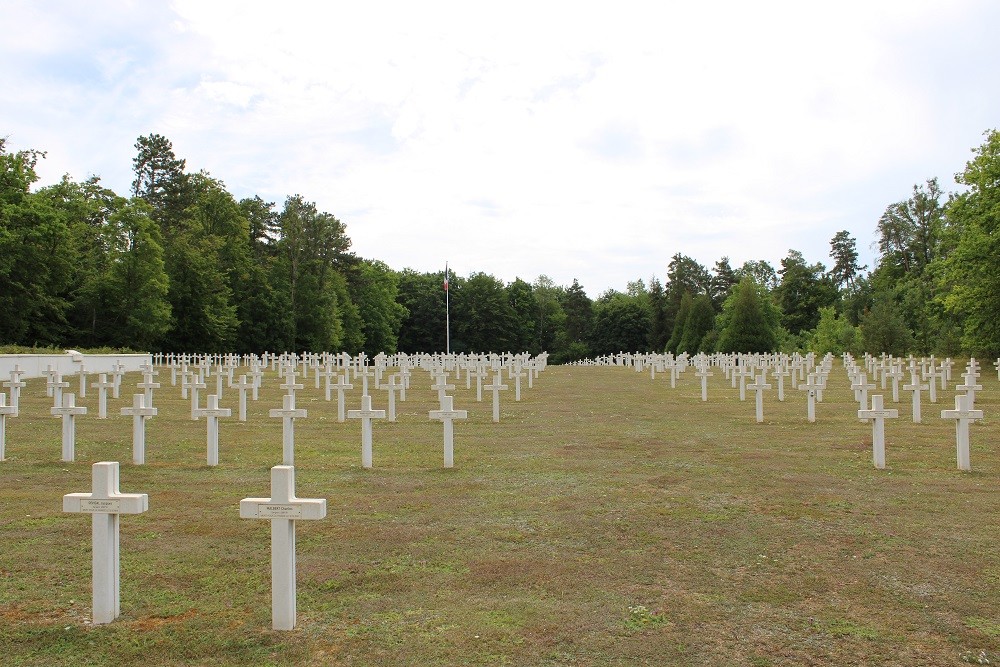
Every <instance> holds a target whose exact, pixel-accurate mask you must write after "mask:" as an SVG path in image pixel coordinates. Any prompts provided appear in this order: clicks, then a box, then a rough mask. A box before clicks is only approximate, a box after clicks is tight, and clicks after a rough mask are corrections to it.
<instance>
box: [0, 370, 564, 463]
mask: <svg viewBox="0 0 1000 667" xmlns="http://www.w3.org/2000/svg"><path fill="white" fill-rule="evenodd" d="M379 356H380V357H382V358H379V357H377V358H376V359H377V360H378V362H379V363H380V364H385V363H389V362H394V363H399V364H401V366H400V373H398V374H395V375H393V376H391V377H390V379H389V382H388V383H386V384H385V385H384V386H382V387H381V388H386V389H388V390H389V405H390V408H389V411H388V412H389V419H390V421H395V391H396V390H398V391H400V393H401V398H402V399H404V400H405V389H406V385H407V384H408V382H409V365H408V363H407V360H406V358H405V355H402V356H399V357H398V358H396V359H391V358H386V357H384V355H379ZM337 359H338V361H340V362H342V363H343V367H345V368H351V367H352V366H353V368H354V369H355V372H356V374H358V375H360V376H361V377H362V378H364V379H365V380H367V378H366V375H365V374H366V372H367V371H366V366H365V365H366V363H367V362H366V360H365V358H364V355H360V356H359V357H358V360H357V362H356V363H352V359H351V357H349V355H342V356H340V357H338V358H337ZM188 361H189V359H188V358H186V357H185V358H182V359H181V361H180V364H179V367H180V376H181V387H182V397H186V396H185V392H186V391H187V390H188V389H190V390H191V398H192V408H191V417H192V419H199V418H202V417H204V418H205V419H206V430H207V433H206V444H207V455H206V459H207V463H208V465H209V466H215V465H218V463H219V454H218V452H219V419H220V418H224V417H230V416H231V415H232V410H231V409H229V408H222V407H220V406H219V403H218V394H212V395H210V396H209V398H208V403H207V405H206V406H205V407H200V406H199V401H198V394H197V392H198V390H199V389H203V388H205V386H206V383H205V382H203V381H201V379H202V378H203V377H204V374H206V373H208V372H210V368H211V365H212V364H211V361H210V359H209V358H202V359H201V360H200V361H195V365H196V367H197V368H198V374H197V375H196V374H195V373H194V372H193V371H191V370H189V368H188V366H187V362H188ZM236 363H238V362H237V361H235V360H230V359H227V360H226V361H225V362H223V365H222V368H221V369H220V370H219V371H217V372H216V378H217V388H218V385H221V384H222V383H221V379H222V378H223V377H224V376H225V377H227V378H232V375H233V370H234V368H236V367H237V366H236ZM249 363H250V364H251V368H252V369H253V370H252V373H251V374H252V375H253V376H254V377H255V379H254V382H253V383H252V384H251V383H250V382H248V381H247V380H246V376H240V381H239V383H237V384H235V385H233V386H236V387H237V389H238V390H239V393H240V409H239V413H240V419H241V421H245V420H246V392H247V391H248V390H251V389H252V390H253V392H254V393H255V394H256V391H257V388H258V387H259V384H260V375H261V373H260V366H259V363H258V362H257V360H255V359H251V360H250V361H249ZM325 363H326V364H327V366H326V370H327V371H329V370H330V360H329V359H327V360H326V362H325ZM439 363H441V362H440V360H439V359H435V357H432V356H430V355H427V356H425V357H423V358H421V359H420V363H419V365H421V366H427V367H429V368H431V370H432V375H433V374H434V373H437V375H436V377H438V378H442V377H443V376H442V375H441V374H440V370H439V367H438V366H437V364H439ZM504 364H509V366H507V367H508V368H509V371H508V372H509V376H510V377H512V378H514V380H515V382H516V384H515V390H516V392H517V395H516V400H520V391H519V389H520V384H521V378H523V377H527V379H528V383H529V387H530V386H531V384H532V379H533V378H534V377H536V376H537V373H538V372H539V370H541V369H543V368H544V367H545V357H544V355H543V356H541V357H540V358H535V359H531V358H530V356H529V355H511V357H510V358H509V359H503V361H502V362H501V358H500V357H496V356H494V357H493V358H490V357H488V356H485V355H484V356H480V357H468V358H462V357H455V358H450V359H447V360H446V362H445V363H443V364H441V366H442V367H444V368H448V367H450V368H452V369H454V370H455V371H456V372H460V371H461V370H462V369H465V370H466V373H467V382H468V381H469V380H468V378H469V376H470V375H472V374H476V375H477V385H478V384H480V383H479V377H480V376H481V375H485V368H486V367H487V366H489V367H492V368H496V372H495V373H494V376H493V381H492V383H491V384H488V385H486V388H487V389H488V390H490V391H492V394H493V421H494V422H499V421H500V402H499V392H500V391H503V390H506V389H507V388H508V386H507V385H506V384H503V383H502V382H501V380H500V373H501V372H502V370H503V368H504V367H505V366H504ZM177 367H178V366H176V365H175V366H173V367H172V369H173V370H172V373H171V375H172V380H175V379H176V370H177ZM303 367H304V368H309V366H307V365H304V366H303ZM383 369H384V366H383ZM525 370H526V371H527V372H525ZM140 371H141V372H142V373H143V381H142V382H140V383H139V384H138V388H140V389H143V391H144V393H143V394H136V395H135V396H134V397H133V404H132V406H131V407H124V408H121V414H122V415H126V416H131V417H132V418H133V463H135V464H137V465H142V464H144V463H145V441H146V438H145V432H146V422H147V420H148V419H150V418H151V417H153V416H155V415H156V414H157V409H156V408H155V407H153V404H152V398H153V390H154V389H157V388H159V387H160V384H159V383H157V382H155V381H154V377H155V375H156V374H157V372H156V371H155V370H153V368H152V367H151V366H146V365H143V366H142V367H140ZM320 372H321V371H319V370H318V369H316V373H320ZM21 373H23V371H20V370H19V369H16V368H15V370H14V371H12V373H11V379H10V381H9V382H6V383H5V384H6V385H7V386H8V387H10V388H11V389H12V392H19V390H20V389H21V388H22V387H23V386H24V384H25V383H24V382H22V381H20V380H19V379H18V376H19V375H20V374H21ZM279 374H281V375H283V376H284V377H285V383H284V384H283V385H282V388H284V389H286V391H287V392H288V394H286V396H285V405H284V406H283V408H281V409H278V410H272V411H271V416H274V417H282V418H285V424H284V426H283V450H284V455H283V460H284V462H285V463H286V464H289V465H291V464H292V463H293V460H294V454H293V451H294V444H293V437H294V436H293V432H294V431H293V426H292V421H293V420H294V418H295V417H296V416H297V417H304V416H305V411H304V410H297V409H296V408H295V406H294V392H295V391H296V390H298V389H302V384H298V383H296V381H295V380H296V375H295V364H294V363H291V364H289V365H288V366H279ZM47 375H48V379H47V382H46V385H47V389H48V390H50V391H51V392H52V393H53V397H54V398H58V399H60V401H59V403H57V404H56V405H55V406H54V407H53V408H52V409H51V414H52V415H53V416H58V417H61V418H62V420H63V438H62V450H63V451H62V460H63V461H66V462H72V461H74V460H75V439H76V417H78V416H80V415H84V414H87V408H86V407H84V406H78V405H76V403H75V396H74V395H73V394H71V393H65V394H63V393H62V389H65V388H67V387H68V383H64V382H62V380H61V378H60V376H59V374H58V373H57V372H55V371H53V370H52V369H51V368H50V371H49V372H48V373H47ZM113 375H115V377H114V378H113V379H112V380H108V379H107V374H103V373H102V374H100V376H99V380H98V381H97V382H94V383H93V385H92V386H93V387H94V388H96V389H98V390H99V394H98V418H99V419H106V418H107V393H108V390H112V391H114V389H115V387H117V386H120V381H121V377H120V376H122V375H124V371H123V369H122V368H121V366H120V365H119V366H118V367H116V369H115V372H114V374H113ZM380 375H381V373H374V374H372V373H368V374H367V377H372V376H374V377H375V378H376V381H377V378H378V377H379V376H380ZM346 378H347V375H346V373H345V375H344V376H343V377H339V376H338V383H337V384H336V385H335V386H336V388H337V390H338V420H339V421H343V420H344V414H343V413H344V398H343V390H344V389H348V388H353V385H351V384H350V383H348V382H347V381H346ZM442 382H443V381H442V380H440V379H439V380H437V381H436V383H435V385H434V387H433V388H435V389H438V391H439V403H440V405H441V408H440V410H437V411H434V413H435V414H434V415H432V418H434V419H439V420H441V421H443V422H444V423H445V450H446V453H445V465H446V466H449V467H450V466H451V465H452V463H451V462H452V461H453V455H452V454H451V453H450V452H451V451H452V448H453V444H452V442H453V440H452V437H450V436H451V434H452V428H451V423H452V420H453V419H459V418H467V411H456V410H454V408H453V406H452V407H447V406H446V405H445V398H446V397H445V395H444V392H443V390H450V389H454V385H449V384H447V382H443V384H442ZM477 395H478V396H477V397H478V398H480V399H481V389H480V391H478V392H477ZM365 396H367V394H366V395H365ZM289 397H290V398H289ZM3 407H4V410H3V412H2V413H0V414H2V418H3V420H4V422H3V424H0V426H2V427H3V430H2V431H0V434H3V435H4V440H3V441H0V453H2V450H3V448H4V442H5V429H6V417H7V416H8V415H12V416H16V415H17V412H18V406H17V404H16V403H15V404H14V405H12V406H7V405H6V404H5V405H4V406H3ZM352 413H354V414H352V415H350V417H351V418H361V419H362V422H363V424H362V450H363V455H362V459H363V463H364V462H367V465H366V467H370V465H371V420H372V419H377V418H385V416H386V415H385V411H374V410H372V408H371V403H370V398H368V403H367V404H365V403H363V404H362V409H361V410H359V411H358V410H355V411H352ZM462 413H465V415H466V416H459V415H461V414H462ZM366 451H367V455H366V454H365V453H364V452H366Z"/></svg>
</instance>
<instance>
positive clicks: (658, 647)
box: [0, 363, 1000, 667]
mask: <svg viewBox="0 0 1000 667" xmlns="http://www.w3.org/2000/svg"><path fill="white" fill-rule="evenodd" d="M715 372H716V375H715V377H713V378H712V379H711V381H710V386H709V402H707V403H702V402H701V400H700V385H699V383H698V381H697V379H696V378H694V377H693V371H691V370H690V369H689V372H688V373H685V374H684V375H683V376H682V379H681V380H680V382H679V383H678V386H677V388H676V389H671V388H670V384H669V380H668V379H666V377H665V376H659V377H657V379H656V380H655V381H654V380H651V379H650V377H649V375H648V373H642V374H639V373H636V372H634V371H631V370H627V369H624V368H578V367H549V368H548V369H547V370H546V371H544V372H543V373H542V374H541V377H540V379H539V380H538V381H537V382H536V384H535V387H534V388H533V389H531V390H527V389H525V390H524V392H523V396H522V401H521V402H519V403H515V402H514V401H513V393H514V392H513V390H512V389H513V387H512V386H511V390H510V391H507V392H504V393H503V394H502V421H501V423H500V424H493V423H492V422H491V406H490V403H489V396H488V395H486V396H484V398H485V399H486V400H485V401H484V402H483V403H476V401H475V390H474V389H473V390H472V391H469V390H466V389H465V388H464V387H465V383H464V378H463V380H462V381H461V382H459V383H458V386H459V389H457V390H456V391H455V392H454V396H455V407H456V408H458V409H467V410H469V419H468V420H467V421H464V422H457V423H456V426H455V464H456V467H455V468H454V469H451V470H445V469H444V468H443V467H442V444H441V442H442V426H441V424H440V423H439V422H433V421H430V420H429V419H428V416H427V412H428V411H429V410H431V409H435V408H436V407H437V400H436V396H437V395H436V392H433V391H431V390H430V389H429V386H430V379H429V376H428V375H427V374H426V373H425V372H414V375H413V380H412V384H411V389H410V391H408V392H407V401H406V402H405V403H401V404H398V412H399V419H398V423H396V424H389V423H385V422H377V423H376V424H375V426H374V464H375V467H374V469H373V470H365V469H363V468H362V467H361V465H360V463H361V456H360V431H361V429H360V424H359V423H358V422H357V421H351V420H349V421H348V422H346V423H343V424H340V423H337V421H336V398H334V401H333V402H330V403H327V402H326V401H325V400H323V394H322V391H321V390H316V389H314V388H313V380H312V378H311V377H310V378H309V379H308V380H306V381H305V384H306V389H305V390H303V391H300V392H299V397H298V401H297V404H298V407H303V408H306V409H307V410H308V411H309V416H308V418H307V419H304V420H299V421H298V422H297V424H296V431H295V441H296V454H295V456H296V479H297V493H298V495H299V496H300V497H322V498H326V499H327V504H328V514H327V518H326V519H324V520H322V521H308V522H305V521H303V522H300V524H299V526H298V552H297V553H298V627H297V628H296V629H295V630H294V631H291V632H274V631H272V630H271V629H270V581H269V577H270V570H269V559H270V553H269V549H270V547H269V535H270V533H269V529H268V525H267V522H266V521H252V520H241V519H240V518H239V501H240V499H241V498H244V497H247V496H267V495H269V473H268V470H269V468H270V467H271V466H273V465H277V464H280V463H281V420H280V419H270V418H268V417H267V411H268V409H270V408H276V407H280V404H281V398H280V394H281V390H280V389H279V388H278V381H277V380H276V378H275V376H274V375H273V374H269V375H268V376H266V378H265V386H264V388H263V390H262V392H261V397H260V400H259V401H257V402H256V403H251V404H250V405H249V408H248V412H249V421H248V422H247V423H239V422H238V421H236V419H235V418H232V419H226V420H223V423H222V425H221V427H220V461H221V464H220V465H219V466H218V467H215V468H209V467H207V466H206V465H205V448H206V446H205V422H204V420H201V421H192V420H191V419H190V402H189V401H183V400H182V399H181V398H180V388H179V387H171V386H170V377H169V372H168V371H166V370H163V371H161V373H160V376H159V378H158V379H159V381H160V382H161V383H162V384H163V388H162V389H160V390H158V391H157V392H156V394H155V400H154V402H155V405H156V406H157V407H158V408H159V416H157V417H156V418H154V419H152V420H151V421H150V422H149V426H148V429H147V453H146V461H147V465H145V466H134V465H132V463H131V428H132V420H131V418H130V417H123V416H120V414H119V409H120V408H121V407H126V406H128V405H130V403H131V394H132V393H133V392H134V391H135V390H134V389H124V390H123V391H122V396H121V399H119V400H109V408H108V412H109V418H108V419H107V420H98V419H97V418H96V413H97V407H96V406H97V397H96V390H91V391H90V392H88V395H87V397H86V398H84V399H79V400H78V404H82V405H86V406H88V407H89V409H90V413H89V414H88V415H86V416H84V417H82V418H80V419H79V420H78V424H77V444H76V456H77V460H76V462H75V463H69V464H67V463H61V462H60V461H59V457H60V437H61V435H60V434H61V430H60V420H59V419H57V418H53V417H50V416H48V408H49V407H50V406H51V399H50V398H47V397H46V396H45V389H44V382H43V381H41V380H31V381H29V385H28V388H27V390H26V392H25V394H24V395H23V396H22V404H21V405H22V407H21V416H19V417H17V418H13V419H8V421H7V459H8V460H7V461H5V462H3V463H0V488H2V493H0V499H2V502H0V651H2V657H0V663H2V664H3V665H74V666H76V665H115V666H119V665H181V664H203V665H270V664H273V665H288V664H304V665H466V664H468V665H750V666H756V667H764V666H768V665H955V664H958V665H961V664H969V663H971V664H987V662H986V661H989V663H990V664H998V663H1000V549H998V537H1000V533H998V517H1000V451H998V446H997V445H998V442H1000V426H998V421H997V419H996V416H997V414H998V405H997V403H998V400H1000V399H998V397H1000V386H998V382H997V379H996V374H995V373H993V372H992V370H991V368H990V367H989V366H987V368H986V369H984V371H983V377H982V379H981V383H982V384H983V385H984V386H985V390H984V391H982V392H980V394H979V395H978V397H977V407H979V408H981V409H983V410H984V411H985V414H986V420H985V421H984V422H982V423H979V424H975V425H973V427H972V467H973V471H972V472H971V473H961V472H959V471H957V470H956V462H955V436H954V423H953V422H952V421H950V420H949V421H945V420H942V419H940V418H939V414H940V410H941V409H945V408H951V407H953V405H954V399H953V396H954V392H953V391H952V390H949V391H947V392H942V393H941V394H940V395H939V403H938V404H937V405H931V404H929V403H928V402H927V397H926V394H925V395H924V399H925V400H924V405H923V414H924V421H925V423H924V424H913V423H912V422H911V420H910V408H909V402H908V400H905V399H904V402H903V403H901V404H900V405H891V406H890V407H898V408H899V409H900V418H899V419H896V420H891V421H889V422H888V423H887V426H886V442H887V445H886V451H887V454H886V458H887V465H888V468H887V469H886V470H883V471H878V470H875V469H874V468H873V465H872V455H871V426H870V425H868V424H865V423H861V422H859V421H858V419H857V413H856V411H857V409H858V408H857V404H856V403H854V402H853V395H852V393H851V392H850V390H849V385H848V381H847V377H846V374H845V373H844V371H843V368H842V366H841V365H840V364H839V363H838V364H837V365H836V366H835V368H834V371H833V373H832V375H831V378H830V384H829V388H828V390H827V391H826V392H825V395H824V402H823V403H821V404H819V405H818V406H817V422H816V423H815V424H810V423H809V422H808V421H807V420H806V405H805V397H804V394H803V392H798V391H792V390H789V391H788V392H787V394H788V395H787V397H786V401H785V402H784V403H778V401H777V398H776V392H775V391H774V390H772V391H770V392H768V394H767V395H766V397H765V420H766V421H765V423H763V424H757V423H755V421H754V404H753V395H752V394H749V393H748V400H747V401H746V402H742V403H741V402H740V401H739V398H738V391H737V390H734V389H732V388H731V387H730V386H729V383H728V382H727V381H725V380H724V379H723V378H722V376H721V371H719V370H718V369H716V371H715ZM140 379H141V376H139V375H138V374H130V375H128V376H126V378H125V381H124V382H125V386H127V387H134V386H135V384H136V382H138V381H139V380H140ZM72 382H73V384H74V386H75V384H76V381H75V379H73V380H72ZM772 383H773V382H772ZM509 384H512V383H509ZM209 385H210V387H211V386H214V382H213V381H210V382H209ZM359 385H360V382H359V381H355V389H354V390H353V391H352V392H349V407H350V408H356V407H358V405H359V404H360V399H359V398H358V397H359V395H360V389H359V388H358V387H359ZM885 394H886V395H887V397H889V398H891V396H890V394H891V392H889V391H887V392H885ZM905 396H908V394H905ZM235 398H236V393H235V392H234V391H232V390H229V391H228V392H227V393H226V395H225V396H224V398H223V401H222V404H223V405H224V406H226V407H232V408H234V414H235V407H236V405H235V403H236V401H235ZM373 403H374V404H375V407H377V408H384V407H385V403H386V393H385V392H384V391H373ZM97 461H121V490H122V491H123V492H140V493H148V494H149V505H150V509H149V511H148V512H147V513H146V514H143V515H138V516H125V517H123V518H122V520H121V558H122V565H121V606H122V616H121V617H120V618H119V619H118V620H117V621H116V622H114V623H112V624H110V625H105V626H99V627H91V626H90V625H89V623H88V618H89V614H90V604H91V592H90V581H91V580H90V577H91V567H90V521H89V518H88V517H86V516H83V515H77V514H63V513H62V511H61V509H62V495H63V494H65V493H70V492H79V491H89V490H90V475H91V472H90V464H92V463H94V462H97Z"/></svg>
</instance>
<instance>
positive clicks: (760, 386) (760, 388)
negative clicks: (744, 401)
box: [747, 371, 771, 424]
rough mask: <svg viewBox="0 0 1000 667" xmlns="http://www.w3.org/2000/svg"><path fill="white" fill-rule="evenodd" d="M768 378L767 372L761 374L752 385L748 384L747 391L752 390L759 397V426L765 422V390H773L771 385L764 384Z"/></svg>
mask: <svg viewBox="0 0 1000 667" xmlns="http://www.w3.org/2000/svg"><path fill="white" fill-rule="evenodd" d="M766 377H767V372H766V371H765V372H763V373H761V374H760V375H759V376H757V377H756V378H754V381H753V383H752V384H748V385H747V389H752V390H753V391H754V393H755V394H756V395H757V396H756V398H757V400H756V403H757V423H758V424H760V423H761V422H763V421H764V390H765V389H770V388H771V385H769V384H767V383H766V382H764V380H765V378H766Z"/></svg>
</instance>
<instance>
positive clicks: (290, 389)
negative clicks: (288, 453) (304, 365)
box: [279, 366, 303, 465]
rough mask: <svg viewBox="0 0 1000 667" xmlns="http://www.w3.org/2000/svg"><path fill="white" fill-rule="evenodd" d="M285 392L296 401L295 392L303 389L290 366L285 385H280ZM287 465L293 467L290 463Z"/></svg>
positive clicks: (286, 373)
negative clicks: (296, 382)
mask: <svg viewBox="0 0 1000 667" xmlns="http://www.w3.org/2000/svg"><path fill="white" fill-rule="evenodd" d="M279 386H280V387H281V388H282V389H284V390H285V393H286V394H288V395H289V396H291V397H292V399H293V401H294V399H295V392H296V391H298V390H299V389H302V388H303V385H301V384H295V366H289V367H288V368H286V369H285V383H284V384H282V385H279ZM286 465H291V464H290V463H288V464H286Z"/></svg>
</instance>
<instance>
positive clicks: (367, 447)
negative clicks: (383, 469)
mask: <svg viewBox="0 0 1000 667" xmlns="http://www.w3.org/2000/svg"><path fill="white" fill-rule="evenodd" d="M347 418H348V419H360V420H361V466H362V467H364V468H371V467H372V420H373V419H385V410H372V397H371V396H369V395H368V394H365V395H363V396H362V397H361V409H360V410H348V411H347Z"/></svg>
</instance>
